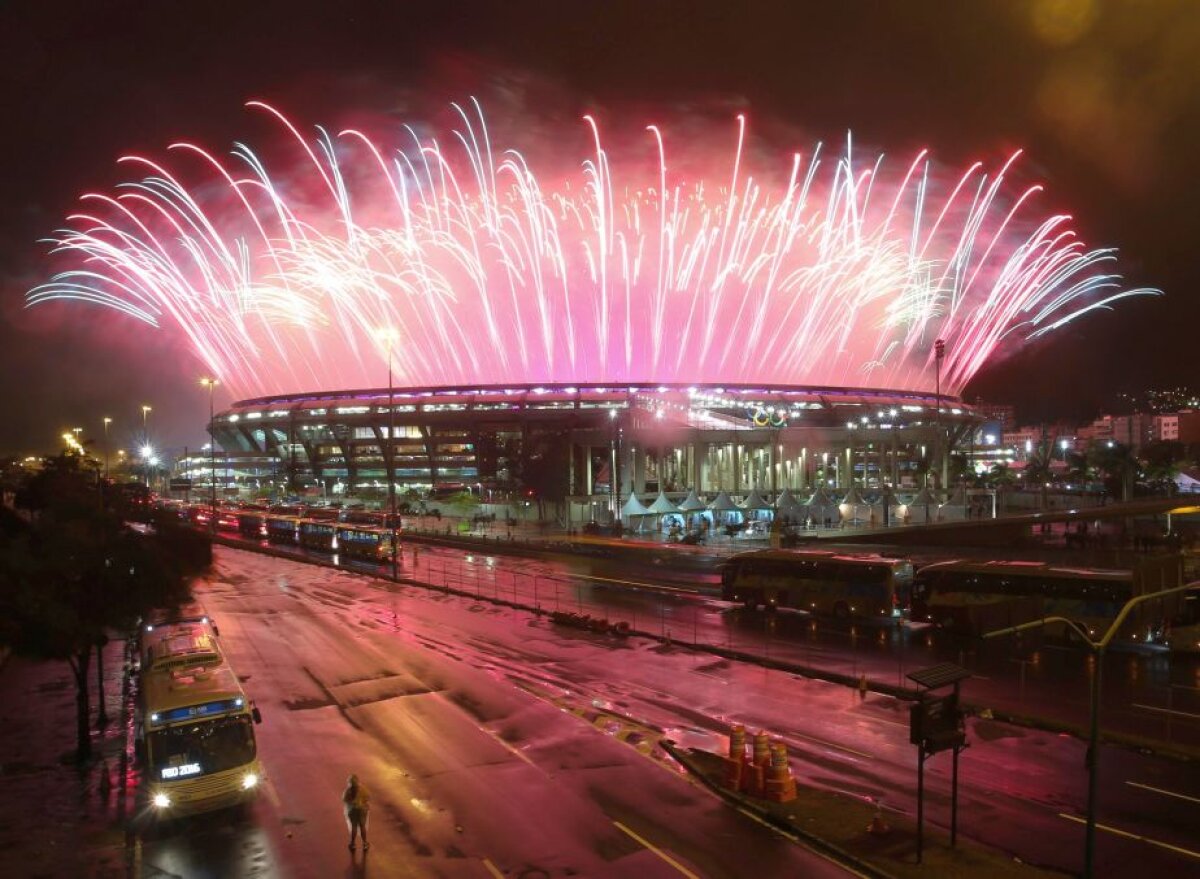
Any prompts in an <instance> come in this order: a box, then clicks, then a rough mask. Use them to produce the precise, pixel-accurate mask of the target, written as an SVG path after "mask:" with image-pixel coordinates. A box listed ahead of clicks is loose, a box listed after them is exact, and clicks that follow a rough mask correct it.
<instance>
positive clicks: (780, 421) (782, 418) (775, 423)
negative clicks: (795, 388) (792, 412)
mask: <svg viewBox="0 0 1200 879" xmlns="http://www.w3.org/2000/svg"><path fill="white" fill-rule="evenodd" d="M746 413H747V414H748V415H749V416H750V418H751V420H752V421H753V422H754V423H755V425H756V426H758V427H784V426H786V425H787V413H786V412H781V411H779V410H775V411H771V410H770V409H767V408H765V407H763V406H755V407H754V408H753V409H747V410H746Z"/></svg>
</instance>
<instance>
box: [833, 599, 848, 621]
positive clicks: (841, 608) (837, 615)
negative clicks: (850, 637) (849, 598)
mask: <svg viewBox="0 0 1200 879" xmlns="http://www.w3.org/2000/svg"><path fill="white" fill-rule="evenodd" d="M833 618H834V619H835V620H848V619H850V605H848V604H846V602H844V601H839V602H838V603H837V604H835V605H834V606H833Z"/></svg>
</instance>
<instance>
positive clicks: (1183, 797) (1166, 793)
mask: <svg viewBox="0 0 1200 879" xmlns="http://www.w3.org/2000/svg"><path fill="white" fill-rule="evenodd" d="M1125 783H1126V784H1127V785H1129V786H1130V787H1140V788H1141V789H1142V790H1149V791H1154V793H1156V794H1162V795H1163V796H1167V797H1178V798H1179V799H1181V800H1187V801H1188V802H1189V803H1200V799H1198V798H1196V797H1189V796H1187V795H1186V794H1177V793H1175V792H1174V791H1169V790H1163V789H1162V788H1161V787H1151V786H1150V785H1148V784H1138V783H1137V782H1136V781H1127V782H1125Z"/></svg>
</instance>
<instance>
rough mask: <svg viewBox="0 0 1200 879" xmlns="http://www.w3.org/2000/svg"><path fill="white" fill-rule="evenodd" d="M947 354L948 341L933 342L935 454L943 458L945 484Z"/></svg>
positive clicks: (943, 482) (942, 475) (942, 478)
mask: <svg viewBox="0 0 1200 879" xmlns="http://www.w3.org/2000/svg"><path fill="white" fill-rule="evenodd" d="M945 356H946V343H945V341H944V340H942V339H938V340H937V341H936V342H934V343H933V364H934V375H935V379H934V380H935V382H936V389H935V395H936V400H937V409H936V410H935V414H934V432H935V436H936V442H935V443H934V449H935V450H936V451H935V454H936V455H937V456H938V457H940V458H942V470H943V472H942V474H941V477H940V478H941V482H942V485H943V486H945V484H946V473H945V472H944V471H945V469H946V468H945V453H944V452H943V451H942V358H944V357H945Z"/></svg>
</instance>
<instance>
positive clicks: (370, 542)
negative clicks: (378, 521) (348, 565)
mask: <svg viewBox="0 0 1200 879" xmlns="http://www.w3.org/2000/svg"><path fill="white" fill-rule="evenodd" d="M337 540H338V552H339V553H340V554H341V555H343V556H348V557H350V558H357V559H366V560H368V561H379V562H383V561H389V560H390V559H391V557H392V532H391V531H390V530H389V529H387V528H375V527H371V526H368V525H339V526H338V529H337Z"/></svg>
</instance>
